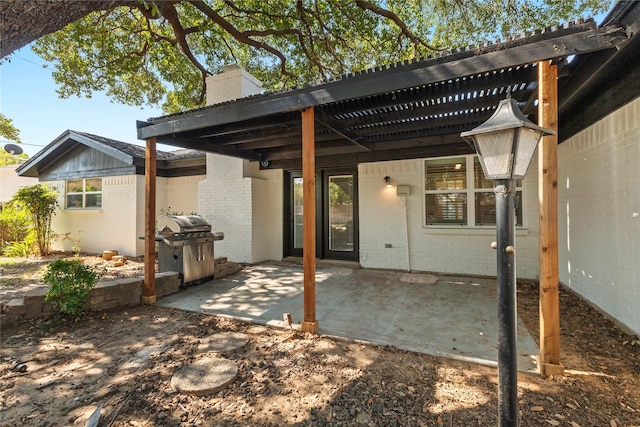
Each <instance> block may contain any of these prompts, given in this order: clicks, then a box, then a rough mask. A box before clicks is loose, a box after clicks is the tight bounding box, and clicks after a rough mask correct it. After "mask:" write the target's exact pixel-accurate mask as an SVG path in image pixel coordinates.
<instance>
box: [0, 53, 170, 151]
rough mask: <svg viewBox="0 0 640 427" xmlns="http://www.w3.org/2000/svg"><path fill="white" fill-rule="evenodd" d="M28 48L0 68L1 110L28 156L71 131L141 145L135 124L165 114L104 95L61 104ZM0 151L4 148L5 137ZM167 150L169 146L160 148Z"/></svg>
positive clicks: (48, 76) (47, 74) (48, 75)
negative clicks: (116, 102)
mask: <svg viewBox="0 0 640 427" xmlns="http://www.w3.org/2000/svg"><path fill="white" fill-rule="evenodd" d="M44 64H45V62H44V61H43V60H42V59H40V58H39V57H38V56H36V55H35V54H34V53H33V52H31V49H30V48H29V47H28V46H27V47H24V48H22V49H20V50H19V51H17V52H16V53H14V54H13V56H12V60H11V62H10V63H3V64H2V65H0V111H1V112H2V114H4V115H5V116H7V117H8V118H10V119H12V120H13V124H14V126H15V127H17V128H18V129H19V130H20V139H21V140H22V143H23V145H22V148H23V149H24V151H25V153H27V154H29V156H32V155H34V154H35V153H37V152H38V151H40V150H41V149H42V148H43V147H44V146H45V145H47V144H49V143H50V142H51V141H53V140H54V139H55V138H57V137H58V136H59V135H60V134H61V133H62V132H64V131H65V130H67V129H72V130H76V131H80V132H89V133H93V134H96V135H100V136H104V137H107V138H112V139H116V140H119V141H124V142H129V143H133V144H138V145H143V144H144V142H143V141H138V140H137V139H136V120H146V119H148V118H149V117H157V116H161V115H163V113H162V111H161V110H160V109H159V108H158V109H152V108H149V107H145V108H140V107H129V106H125V105H121V104H115V103H112V102H111V101H110V100H109V99H108V98H107V97H106V96H104V95H103V94H100V93H98V94H94V95H93V97H92V98H90V99H87V98H76V97H72V98H69V99H60V98H59V97H58V95H57V94H56V92H55V89H56V85H55V83H54V82H53V78H52V77H51V72H52V69H51V68H43V65H44ZM0 140H2V142H1V143H0V147H1V146H4V144H6V141H5V140H4V139H3V138H0ZM158 148H159V149H163V150H166V149H167V148H166V147H158Z"/></svg>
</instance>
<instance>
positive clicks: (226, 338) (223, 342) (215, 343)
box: [198, 332, 249, 353]
mask: <svg viewBox="0 0 640 427" xmlns="http://www.w3.org/2000/svg"><path fill="white" fill-rule="evenodd" d="M248 342H249V336H248V335H246V334H243V333H240V332H221V333H219V334H214V335H211V336H209V337H207V338H205V339H203V340H202V343H201V344H200V345H199V346H198V351H201V352H204V353H207V352H213V353H224V352H225V351H233V350H237V349H239V348H240V347H243V346H245V345H247V343H248Z"/></svg>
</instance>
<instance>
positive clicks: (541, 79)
mask: <svg viewBox="0 0 640 427" xmlns="http://www.w3.org/2000/svg"><path fill="white" fill-rule="evenodd" d="M538 117H539V119H538V121H539V123H538V124H539V125H540V126H542V127H545V128H548V129H552V130H555V131H556V132H557V131H558V68H557V66H556V65H552V64H551V63H550V62H549V61H542V62H539V63H538ZM538 199H539V209H540V211H539V212H540V291H539V292H540V355H539V357H538V367H539V368H540V375H542V376H544V377H547V376H549V375H557V374H562V373H563V372H564V367H563V366H562V365H561V364H560V295H559V292H558V284H559V282H560V276H559V270H558V136H557V135H549V136H545V137H543V138H542V142H541V143H540V146H539V147H538Z"/></svg>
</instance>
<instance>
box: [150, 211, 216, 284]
mask: <svg viewBox="0 0 640 427" xmlns="http://www.w3.org/2000/svg"><path fill="white" fill-rule="evenodd" d="M169 218H170V219H171V220H172V221H173V222H175V223H176V225H177V226H178V230H177V231H174V230H172V229H167V228H165V230H162V232H161V234H159V235H158V236H156V241H158V271H159V272H160V273H162V272H165V271H177V272H179V273H180V275H181V278H182V285H183V286H185V287H186V286H191V285H195V284H198V283H202V282H205V281H207V280H209V279H211V278H213V276H214V273H215V262H214V251H213V242H214V241H216V240H222V239H224V233H221V232H215V233H212V232H211V224H209V223H208V222H207V221H206V220H205V219H204V218H202V217H200V216H197V215H172V216H169Z"/></svg>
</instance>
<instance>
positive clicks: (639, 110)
mask: <svg viewBox="0 0 640 427" xmlns="http://www.w3.org/2000/svg"><path fill="white" fill-rule="evenodd" d="M558 157H559V165H560V166H559V169H558V209H559V224H558V228H559V234H558V251H559V265H560V281H561V282H562V283H563V284H565V285H566V286H568V287H570V288H571V289H573V290H574V291H575V292H576V293H578V294H580V295H581V296H582V297H584V298H585V299H587V300H588V301H590V302H592V303H593V304H594V305H596V306H597V307H599V308H600V309H602V310H603V311H604V312H606V313H608V314H609V315H610V316H612V317H613V318H615V319H617V320H618V321H619V322H621V323H622V324H623V325H625V326H626V327H628V328H630V329H631V330H632V331H633V332H635V333H636V334H640V315H639V314H638V313H640V267H638V261H639V260H640V167H639V166H640V98H636V99H635V100H634V101H632V102H631V103H629V104H627V105H626V106H624V107H622V108H621V109H619V110H617V111H615V112H613V113H611V114H610V115H609V116H608V117H606V118H604V119H603V120H601V121H599V122H597V123H596V124H594V125H593V126H591V127H589V128H588V129H585V130H584V131H582V132H580V133H579V134H577V135H575V136H574V137H572V138H570V139H569V140H567V141H565V142H563V143H562V144H560V146H559V147H558Z"/></svg>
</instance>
